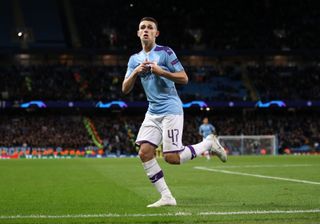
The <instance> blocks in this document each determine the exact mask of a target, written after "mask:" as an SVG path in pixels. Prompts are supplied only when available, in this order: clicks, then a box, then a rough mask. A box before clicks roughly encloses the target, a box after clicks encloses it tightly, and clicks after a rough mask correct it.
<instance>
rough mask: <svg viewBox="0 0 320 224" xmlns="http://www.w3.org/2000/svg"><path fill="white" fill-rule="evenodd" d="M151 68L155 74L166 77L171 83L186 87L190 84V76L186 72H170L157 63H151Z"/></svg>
mask: <svg viewBox="0 0 320 224" xmlns="http://www.w3.org/2000/svg"><path fill="white" fill-rule="evenodd" d="M150 67H151V72H152V73H153V74H156V75H159V76H162V77H165V78H167V79H170V80H171V81H173V82H175V83H178V84H184V85H185V84H187V83H188V76H187V73H186V72H185V71H184V70H182V71H179V72H169V71H166V70H163V69H162V68H161V67H160V66H158V65H157V64H156V63H151V64H150Z"/></svg>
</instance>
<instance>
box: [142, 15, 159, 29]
mask: <svg viewBox="0 0 320 224" xmlns="http://www.w3.org/2000/svg"><path fill="white" fill-rule="evenodd" d="M142 21H150V22H154V24H156V27H157V29H158V21H157V20H156V19H155V18H153V17H143V18H142V19H141V20H140V23H141V22H142Z"/></svg>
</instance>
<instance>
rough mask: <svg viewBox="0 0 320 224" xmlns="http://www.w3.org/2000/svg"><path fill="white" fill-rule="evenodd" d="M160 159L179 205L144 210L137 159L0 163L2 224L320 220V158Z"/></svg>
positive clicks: (148, 188)
mask: <svg viewBox="0 0 320 224" xmlns="http://www.w3.org/2000/svg"><path fill="white" fill-rule="evenodd" d="M159 162H160V165H161V167H162V169H163V171H164V174H165V178H166V181H167V183H168V185H169V187H170V188H171V191H172V193H173V195H174V196H175V197H176V199H177V203H178V206H176V207H162V208H152V209H150V208H146V205H147V204H149V203H153V202H154V201H156V200H158V199H159V195H158V193H157V192H156V190H155V188H154V187H153V186H152V185H151V183H150V182H149V180H148V179H147V177H146V175H145V173H144V171H143V168H142V165H141V163H140V161H139V159H138V158H123V159H60V160H44V159H42V160H39V159H34V160H26V159H21V160H0V223H1V224H4V223H24V224H27V223H212V222H214V223H270V224H271V223H272V224H274V223H294V224H296V223H320V156H265V157H263V156H260V157H259V156H258V157H257V156H238V157H237V156H233V157H229V161H228V162H227V163H226V164H223V163H221V162H220V161H219V160H218V159H217V158H213V159H212V160H211V161H207V160H205V159H204V158H198V159H196V160H193V161H190V162H188V163H186V164H183V165H181V166H173V165H169V164H166V163H165V162H163V161H162V160H161V159H159ZM199 166H201V167H205V168H209V169H215V170H222V171H231V173H220V172H212V171H208V170H199V169H195V167H199ZM234 172H237V173H234ZM239 173H240V174H239ZM243 173H245V174H249V175H251V174H254V175H260V176H248V175H247V176H243V175H241V174H243ZM268 177H280V178H285V179H269V178H268ZM287 179H290V180H292V179H295V180H297V182H292V181H290V180H287ZM302 180H305V181H309V182H303V181H302ZM256 211H258V213H259V212H260V213H261V214H255V213H256ZM261 211H262V212H261ZM264 211H266V212H264ZM219 212H220V213H219ZM286 212H287V213H286Z"/></svg>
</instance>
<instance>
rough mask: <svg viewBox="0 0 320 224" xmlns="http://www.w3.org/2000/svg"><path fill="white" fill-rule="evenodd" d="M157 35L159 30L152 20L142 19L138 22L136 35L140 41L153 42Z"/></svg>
mask: <svg viewBox="0 0 320 224" xmlns="http://www.w3.org/2000/svg"><path fill="white" fill-rule="evenodd" d="M158 35H159V31H158V29H157V26H156V24H155V23H154V22H151V21H142V22H141V23H140V24H139V30H138V37H140V39H141V41H143V42H149V41H153V42H155V39H156V37H157V36H158Z"/></svg>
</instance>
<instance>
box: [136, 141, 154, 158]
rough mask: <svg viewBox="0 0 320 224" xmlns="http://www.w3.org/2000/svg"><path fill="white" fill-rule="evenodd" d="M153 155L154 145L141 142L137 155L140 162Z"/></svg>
mask: <svg viewBox="0 0 320 224" xmlns="http://www.w3.org/2000/svg"><path fill="white" fill-rule="evenodd" d="M154 156H155V147H154V146H152V145H151V144H149V143H143V144H142V145H141V146H140V150H139V157H140V159H141V161H142V162H147V161H149V160H151V159H153V158H154Z"/></svg>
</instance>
